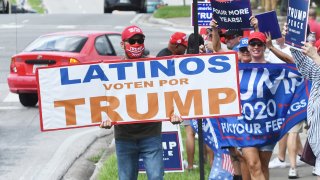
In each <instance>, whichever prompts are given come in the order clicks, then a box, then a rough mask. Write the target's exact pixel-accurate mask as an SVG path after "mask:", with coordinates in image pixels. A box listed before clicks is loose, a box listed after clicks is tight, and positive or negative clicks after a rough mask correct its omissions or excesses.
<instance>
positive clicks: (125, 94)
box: [37, 53, 240, 131]
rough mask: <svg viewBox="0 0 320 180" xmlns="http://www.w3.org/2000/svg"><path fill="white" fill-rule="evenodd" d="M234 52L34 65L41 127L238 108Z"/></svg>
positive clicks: (208, 114)
mask: <svg viewBox="0 0 320 180" xmlns="http://www.w3.org/2000/svg"><path fill="white" fill-rule="evenodd" d="M237 64H238V63H237V55H236V54H235V53H224V54H207V55H197V56H172V57H163V58H153V59H137V60H134V61H132V60H119V61H112V62H98V63H90V64H77V65H70V66H59V67H58V66H57V67H46V68H40V69H38V70H37V81H38V94H39V109H40V121H41V122H40V123H41V130H42V131H49V130H58V129H68V128H76V127H86V126H94V125H98V124H100V122H101V121H102V120H105V119H107V118H109V119H111V120H112V121H113V124H130V123H141V122H156V121H165V120H169V118H170V115H172V113H176V114H180V115H181V116H182V117H183V118H186V119H191V118H206V117H221V116H231V115H238V114H240V103H239V101H240V98H239V77H238V65H237Z"/></svg>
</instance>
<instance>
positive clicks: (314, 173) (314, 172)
mask: <svg viewBox="0 0 320 180" xmlns="http://www.w3.org/2000/svg"><path fill="white" fill-rule="evenodd" d="M312 175H314V176H317V174H316V168H315V167H313V168H312Z"/></svg>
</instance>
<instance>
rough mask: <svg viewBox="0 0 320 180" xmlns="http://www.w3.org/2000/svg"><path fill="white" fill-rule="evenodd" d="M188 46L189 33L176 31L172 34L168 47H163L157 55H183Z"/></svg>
mask: <svg viewBox="0 0 320 180" xmlns="http://www.w3.org/2000/svg"><path fill="white" fill-rule="evenodd" d="M187 47H188V40H187V35H186V34H185V33H183V32H176V33H174V34H172V35H171V37H170V41H169V44H168V47H166V48H164V49H162V50H161V51H160V52H159V53H158V54H157V57H161V56H171V55H183V54H184V53H185V52H186V49H187Z"/></svg>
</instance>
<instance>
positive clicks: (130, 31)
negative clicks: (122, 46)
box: [122, 25, 144, 41]
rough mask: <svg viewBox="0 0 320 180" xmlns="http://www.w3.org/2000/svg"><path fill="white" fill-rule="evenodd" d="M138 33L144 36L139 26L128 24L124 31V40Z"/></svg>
mask: <svg viewBox="0 0 320 180" xmlns="http://www.w3.org/2000/svg"><path fill="white" fill-rule="evenodd" d="M137 34H140V35H142V36H143V37H144V34H143V32H142V30H141V29H140V28H139V27H138V26H134V25H133V26H128V27H126V28H125V29H124V30H123V31H122V41H124V40H127V39H129V38H131V37H132V36H134V35H137Z"/></svg>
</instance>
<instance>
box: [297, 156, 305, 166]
mask: <svg viewBox="0 0 320 180" xmlns="http://www.w3.org/2000/svg"><path fill="white" fill-rule="evenodd" d="M296 163H297V166H303V165H305V164H306V163H305V162H303V161H301V160H300V156H297V160H296Z"/></svg>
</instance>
